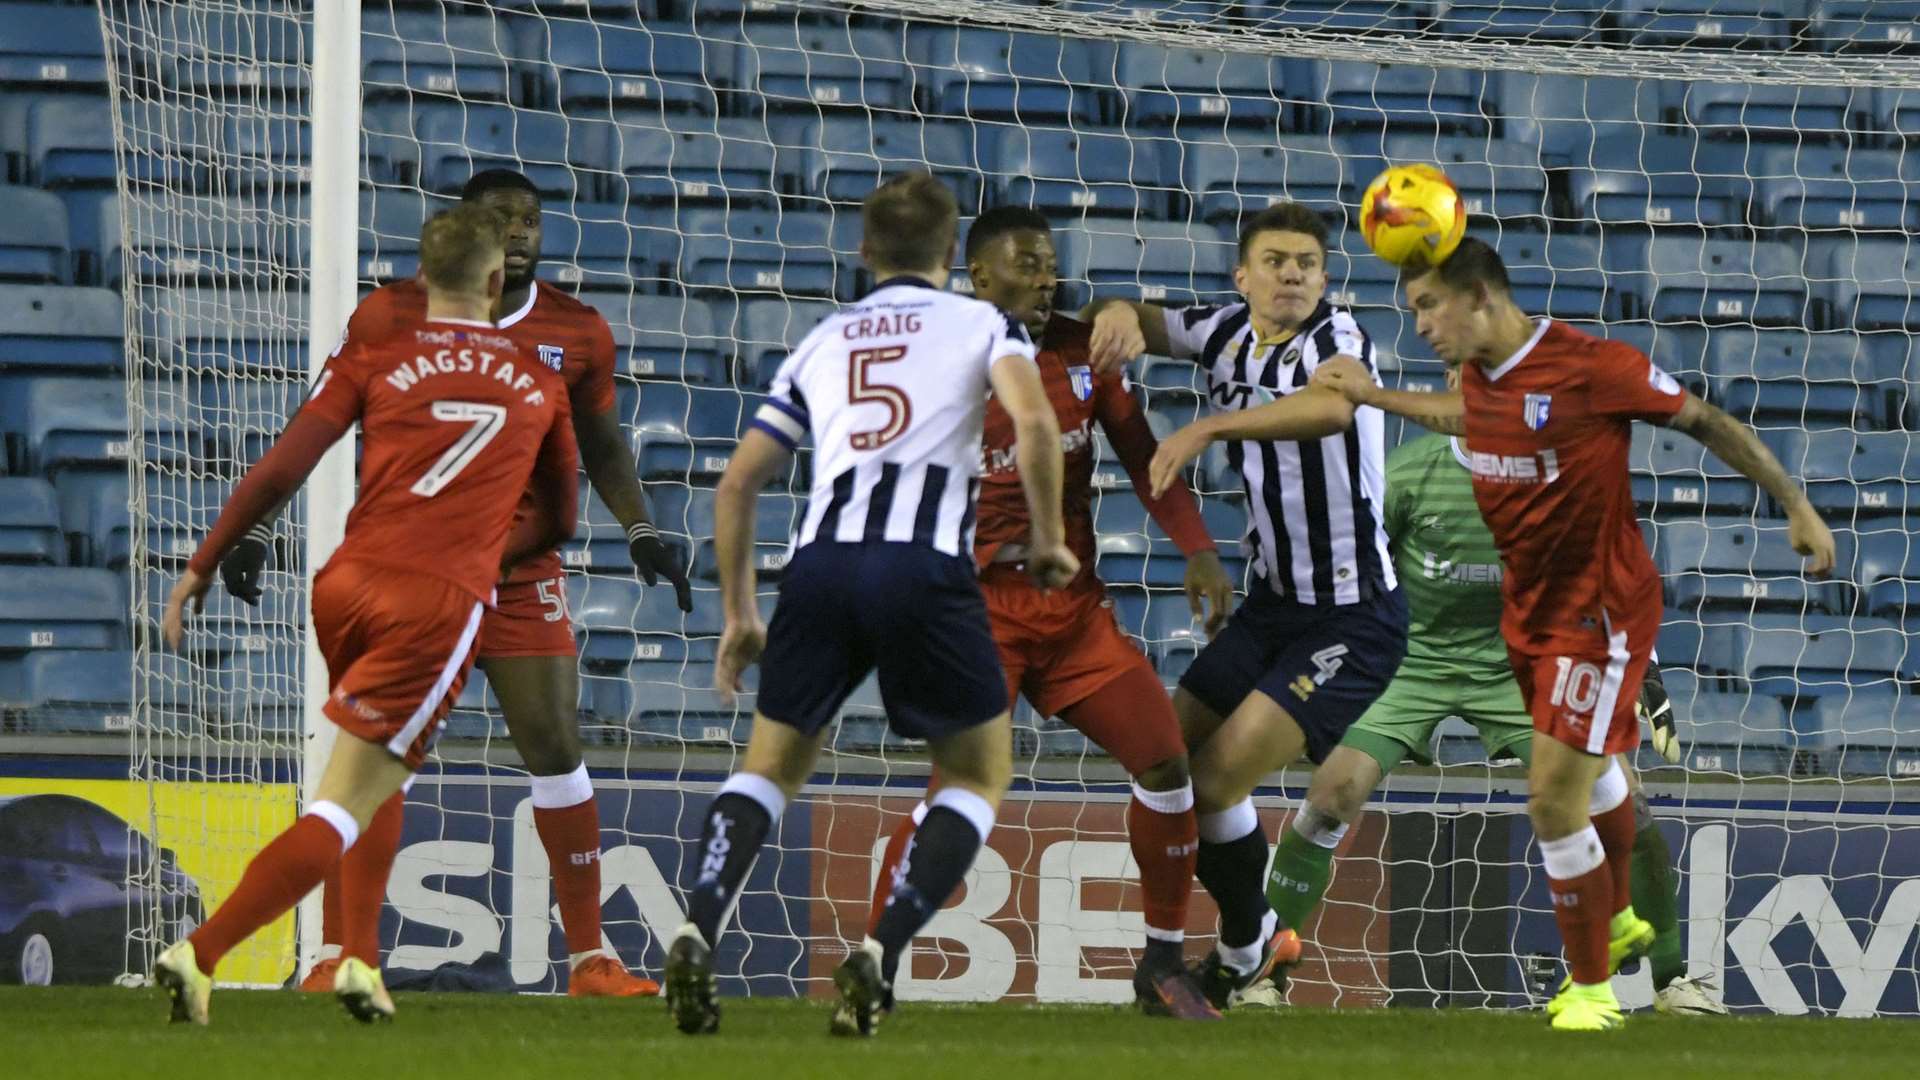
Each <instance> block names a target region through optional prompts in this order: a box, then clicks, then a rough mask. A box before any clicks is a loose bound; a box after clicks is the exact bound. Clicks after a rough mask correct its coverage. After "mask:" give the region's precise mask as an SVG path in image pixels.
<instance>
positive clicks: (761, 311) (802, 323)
mask: <svg viewBox="0 0 1920 1080" xmlns="http://www.w3.org/2000/svg"><path fill="white" fill-rule="evenodd" d="M834 310H835V308H834V305H832V304H827V303H818V302H810V301H805V300H751V301H748V302H747V303H746V304H745V305H744V306H743V307H742V308H741V313H740V321H739V322H738V323H737V324H736V326H735V327H734V331H733V340H734V344H735V345H736V346H738V347H739V349H740V356H739V373H738V375H737V376H736V377H737V378H738V380H739V382H740V384H741V385H743V386H749V387H753V388H756V389H762V390H764V389H766V388H767V387H769V386H771V385H772V384H773V376H774V373H775V372H776V371H778V370H779V367H780V364H781V362H782V361H784V360H785V359H786V358H787V354H788V353H789V352H791V351H792V350H793V347H794V346H796V345H798V344H800V340H801V339H802V338H804V337H806V336H807V335H808V334H809V333H812V332H813V328H814V327H815V326H818V325H819V324H820V320H821V319H824V318H826V317H827V316H828V315H831V314H833V312H834Z"/></svg>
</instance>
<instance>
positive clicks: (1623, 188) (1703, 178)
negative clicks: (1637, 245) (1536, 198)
mask: <svg viewBox="0 0 1920 1080" xmlns="http://www.w3.org/2000/svg"><path fill="white" fill-rule="evenodd" d="M1569 182H1570V187H1571V193H1572V196H1573V208H1574V210H1575V211H1576V212H1577V213H1578V214H1579V216H1580V217H1582V218H1584V219H1587V220H1590V221H1592V222H1595V223H1597V224H1599V225H1601V226H1603V227H1609V226H1627V225H1644V226H1653V227H1661V226H1667V225H1684V226H1716V225H1735V226H1738V225H1745V224H1746V223H1747V201H1748V199H1749V198H1750V196H1751V191H1750V190H1749V189H1750V188H1751V186H1752V185H1751V184H1750V183H1749V182H1748V180H1747V173H1746V165H1745V161H1744V158H1743V156H1742V148H1741V147H1738V146H1729V145H1725V144H1719V143H1712V142H1706V141H1700V140H1695V139H1693V138H1692V137H1691V136H1685V135H1656V134H1652V133H1651V130H1647V131H1640V132H1633V133H1628V134H1623V135H1608V136H1606V137H1604V138H1601V139H1597V140H1595V141H1594V144H1593V150H1592V159H1591V161H1590V162H1589V161H1580V162H1576V163H1575V167H1574V170H1573V173H1572V176H1571V177H1570V181H1569Z"/></svg>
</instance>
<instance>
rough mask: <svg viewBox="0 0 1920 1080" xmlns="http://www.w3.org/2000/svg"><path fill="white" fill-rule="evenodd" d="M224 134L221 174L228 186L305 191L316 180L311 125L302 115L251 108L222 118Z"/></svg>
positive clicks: (221, 178)
mask: <svg viewBox="0 0 1920 1080" xmlns="http://www.w3.org/2000/svg"><path fill="white" fill-rule="evenodd" d="M222 138H223V142H222V143H221V151H222V153H221V162H220V173H219V178H220V183H221V184H222V186H223V187H225V188H226V189H227V190H232V191H258V192H290V191H305V190H306V189H307V185H308V184H309V183H310V182H311V181H312V179H313V125H312V124H310V123H309V122H307V118H306V117H304V116H287V115H280V114H275V113H270V112H266V111H264V110H255V109H249V110H246V111H244V112H242V113H240V114H238V115H235V116H231V117H228V118H227V119H226V120H225V121H224V128H223V133H222ZM296 220H298V221H299V223H301V224H305V223H306V220H307V219H306V218H304V217H302V218H299V219H296Z"/></svg>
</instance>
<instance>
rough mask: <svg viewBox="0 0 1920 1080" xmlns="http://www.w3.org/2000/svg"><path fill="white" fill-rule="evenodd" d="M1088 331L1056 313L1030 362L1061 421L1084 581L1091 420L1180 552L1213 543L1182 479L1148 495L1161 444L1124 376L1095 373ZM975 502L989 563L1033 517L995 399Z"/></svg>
mask: <svg viewBox="0 0 1920 1080" xmlns="http://www.w3.org/2000/svg"><path fill="white" fill-rule="evenodd" d="M1092 333H1093V329H1092V327H1090V326H1089V325H1088V324H1086V323H1083V322H1080V321H1079V320H1077V319H1070V318H1067V317H1066V316H1064V315H1055V316H1054V317H1053V318H1052V319H1050V320H1049V321H1048V322H1047V326H1046V329H1045V330H1044V331H1042V332H1041V335H1040V343H1039V344H1040V351H1039V354H1038V355H1037V356H1036V357H1035V358H1034V363H1035V364H1036V365H1038V367H1039V368H1040V381H1041V384H1042V385H1043V386H1045V387H1046V391H1047V400H1048V401H1049V402H1051V403H1052V404H1053V412H1054V415H1055V416H1056V417H1058V418H1059V421H1060V449H1061V451H1062V453H1064V454H1065V457H1066V470H1065V472H1064V474H1063V475H1062V477H1061V484H1060V492H1061V510H1062V512H1063V515H1064V517H1065V521H1066V527H1067V546H1068V547H1070V548H1071V549H1072V550H1073V553H1074V555H1075V556H1077V557H1078V558H1079V559H1080V567H1081V570H1080V575H1081V579H1082V580H1083V579H1085V578H1087V577H1089V576H1091V575H1092V573H1093V562H1094V535H1093V465H1094V445H1093V423H1094V421H1096V420H1098V421H1099V423H1100V427H1101V429H1102V430H1104V431H1105V432H1106V433H1107V439H1108V441H1110V442H1111V443H1112V444H1113V448H1114V452H1115V453H1117V454H1118V455H1119V456H1120V459H1121V461H1122V462H1124V463H1125V464H1126V467H1127V471H1128V472H1129V473H1130V474H1132V476H1133V481H1134V489H1135V490H1136V491H1137V492H1139V494H1140V498H1141V501H1142V502H1143V503H1145V504H1146V507H1147V509H1148V511H1150V512H1151V513H1152V514H1153V516H1154V520H1155V521H1157V522H1159V524H1160V527H1161V528H1162V529H1164V530H1166V533H1167V536H1168V537H1169V538H1170V539H1172V540H1173V541H1174V543H1176V544H1178V545H1179V547H1180V550H1181V551H1182V552H1183V553H1184V554H1188V555H1191V554H1193V553H1194V552H1195V551H1203V550H1208V549H1211V548H1212V547H1213V541H1212V540H1211V539H1209V538H1208V536H1207V530H1206V526H1205V525H1204V524H1203V523H1202V522H1201V520H1200V510H1199V507H1197V506H1196V505H1195V504H1194V501H1193V493H1192V492H1190V491H1188V490H1187V486H1186V484H1185V482H1176V483H1175V484H1174V486H1173V487H1171V488H1169V489H1167V492H1166V494H1164V495H1162V496H1161V497H1160V498H1159V499H1158V500H1150V499H1148V498H1147V495H1146V493H1147V492H1148V491H1149V490H1151V486H1150V485H1149V483H1148V482H1147V465H1148V463H1150V462H1151V461H1152V460H1153V451H1154V449H1155V447H1156V446H1157V445H1158V443H1157V442H1156V441H1155V439H1154V437H1153V429H1151V428H1149V427H1148V426H1147V419H1146V415H1145V414H1144V413H1142V412H1141V410H1140V405H1139V403H1138V402H1136V401H1134V399H1133V395H1132V394H1131V393H1129V392H1128V391H1127V386H1126V382H1125V380H1124V379H1123V378H1122V377H1121V376H1120V375H1119V374H1118V373H1114V374H1111V375H1095V374H1094V373H1093V367H1092V362H1091V361H1090V360H1089V359H1088V355H1087V347H1088V343H1089V341H1090V339H1091V337H1092ZM980 453H981V457H982V461H981V468H980V503H979V510H978V516H977V518H976V525H975V531H974V542H973V551H974V557H975V558H976V559H977V560H978V561H979V565H981V566H985V565H987V564H988V563H990V562H992V561H993V559H994V555H995V554H996V553H998V552H999V551H1000V549H1001V547H1002V546H1003V545H1006V544H1025V543H1026V541H1027V534H1028V532H1029V531H1030V530H1031V529H1032V522H1031V520H1030V519H1029V517H1028V515H1027V496H1026V492H1025V489H1024V488H1022V487H1021V484H1020V468H1019V464H1018V461H1017V459H1016V457H1015V453H1014V437H1013V418H1012V417H1010V416H1008V415H1007V411H1006V409H1004V408H1002V407H1001V406H1000V403H999V402H998V401H996V400H994V399H992V398H988V399H987V413H986V419H985V423H984V427H983V431H982V437H981V440H980Z"/></svg>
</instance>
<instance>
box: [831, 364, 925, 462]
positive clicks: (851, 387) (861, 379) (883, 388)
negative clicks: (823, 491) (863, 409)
mask: <svg viewBox="0 0 1920 1080" xmlns="http://www.w3.org/2000/svg"><path fill="white" fill-rule="evenodd" d="M906 355H907V347H906V346H905V345H889V346H887V347H886V348H884V349H856V350H854V351H853V352H851V353H848V354H847V359H848V360H849V361H850V363H849V364H848V365H847V400H848V401H849V402H852V403H867V402H871V403H873V404H876V405H885V406H886V407H887V422H886V423H885V424H882V425H881V426H879V427H877V428H875V429H873V430H872V431H856V432H854V433H853V436H852V438H850V439H849V440H848V441H849V442H851V443H852V444H853V448H854V449H855V450H878V449H880V448H881V447H883V446H885V445H887V444H888V443H890V442H892V441H893V440H895V439H897V438H899V437H900V436H901V435H904V434H905V433H906V430H907V425H908V424H909V423H911V422H912V421H913V402H911V401H908V400H907V394H906V391H904V390H902V389H900V388H899V387H897V386H889V385H887V384H886V383H876V382H872V381H870V380H869V379H868V377H867V368H869V367H871V366H872V365H874V364H890V363H892V362H893V361H895V360H899V359H901V358H902V357H904V356H906Z"/></svg>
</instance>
